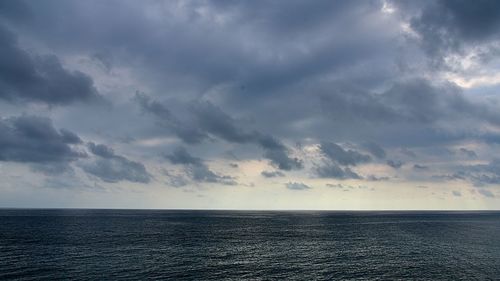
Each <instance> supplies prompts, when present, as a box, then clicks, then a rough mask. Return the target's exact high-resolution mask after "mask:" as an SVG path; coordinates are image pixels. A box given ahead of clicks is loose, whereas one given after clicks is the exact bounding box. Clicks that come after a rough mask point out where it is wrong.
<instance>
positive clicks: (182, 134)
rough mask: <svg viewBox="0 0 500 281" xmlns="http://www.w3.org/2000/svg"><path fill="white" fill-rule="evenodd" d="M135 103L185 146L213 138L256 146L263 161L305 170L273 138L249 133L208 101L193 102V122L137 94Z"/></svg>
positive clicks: (279, 166)
mask: <svg viewBox="0 0 500 281" xmlns="http://www.w3.org/2000/svg"><path fill="white" fill-rule="evenodd" d="M135 100H136V101H137V102H138V103H139V105H140V106H141V108H142V110H143V111H145V112H148V113H151V114H153V115H154V116H155V117H156V118H157V121H158V122H160V124H163V125H165V126H167V127H169V128H172V130H173V133H174V134H175V135H176V136H177V137H179V138H180V139H181V140H183V141H185V142H186V143H198V142H201V141H202V140H205V139H208V138H209V137H210V136H211V137H215V138H219V139H222V140H224V141H227V142H230V143H237V144H245V143H253V144H256V145H258V146H260V147H261V148H262V149H263V150H264V157H265V158H267V159H269V160H270V162H271V164H272V165H274V166H276V167H277V168H279V169H281V170H286V171H289V170H293V169H302V168H303V165H302V161H301V160H300V159H298V158H294V157H291V156H289V153H290V151H289V149H288V148H287V147H286V146H285V145H284V144H283V143H281V142H280V141H279V140H277V139H276V138H274V137H273V136H270V135H266V134H263V133H260V132H258V131H246V130H244V129H242V128H241V127H240V126H238V125H237V121H236V120H235V119H233V118H232V117H231V116H229V115H228V114H226V113H225V112H223V111H222V110H221V109H220V108H219V107H217V106H215V105H213V104H212V103H210V102H208V101H193V102H191V103H189V105H188V106H187V111H188V112H187V113H188V115H189V117H190V118H192V119H194V120H190V119H189V120H186V121H180V120H179V119H177V118H176V117H175V116H173V114H172V113H171V111H170V110H169V109H168V108H167V106H165V105H164V104H163V103H160V102H157V101H155V100H152V99H151V98H150V97H149V96H147V95H144V94H136V97H135Z"/></svg>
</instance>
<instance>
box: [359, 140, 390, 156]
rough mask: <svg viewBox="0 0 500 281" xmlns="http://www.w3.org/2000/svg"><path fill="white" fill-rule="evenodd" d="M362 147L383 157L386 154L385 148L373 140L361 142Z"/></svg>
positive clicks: (374, 154) (372, 153)
mask: <svg viewBox="0 0 500 281" xmlns="http://www.w3.org/2000/svg"><path fill="white" fill-rule="evenodd" d="M363 147H364V148H365V149H366V150H368V152H370V153H371V155H373V156H375V157H377V158H379V159H384V158H385V156H386V153H385V150H384V149H383V148H382V147H381V146H380V145H378V144H376V143H374V142H366V143H364V144H363Z"/></svg>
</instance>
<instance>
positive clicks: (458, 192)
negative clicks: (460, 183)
mask: <svg viewBox="0 0 500 281" xmlns="http://www.w3.org/2000/svg"><path fill="white" fill-rule="evenodd" d="M451 193H452V194H453V196H455V197H461V196H462V193H461V192H460V191H457V190H453V191H452V192H451Z"/></svg>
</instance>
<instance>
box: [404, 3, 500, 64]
mask: <svg viewBox="0 0 500 281" xmlns="http://www.w3.org/2000/svg"><path fill="white" fill-rule="evenodd" d="M397 3H398V2H397ZM399 3H401V2H399ZM402 3H404V2H402ZM421 3H422V4H423V8H422V10H421V12H420V13H419V14H418V15H416V16H414V17H413V18H412V19H411V27H412V28H413V29H414V30H415V31H416V32H418V33H419V34H420V35H421V36H422V39H423V43H424V47H425V48H426V50H427V51H428V52H429V53H430V54H432V55H435V56H439V55H442V54H446V52H448V51H455V52H456V51H463V48H465V47H467V46H465V45H474V44H481V43H484V42H487V41H490V40H498V36H499V35H500V3H499V2H498V1H495V0H480V1H466V0H438V1H425V2H421ZM404 6H405V5H403V7H404Z"/></svg>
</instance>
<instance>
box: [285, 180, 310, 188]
mask: <svg viewBox="0 0 500 281" xmlns="http://www.w3.org/2000/svg"><path fill="white" fill-rule="evenodd" d="M285 186H286V188H288V189H290V190H308V189H311V188H312V187H310V186H308V185H306V184H303V183H301V182H288V183H286V184H285Z"/></svg>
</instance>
